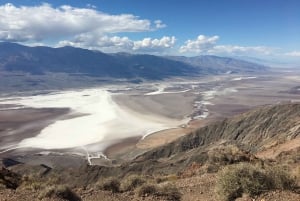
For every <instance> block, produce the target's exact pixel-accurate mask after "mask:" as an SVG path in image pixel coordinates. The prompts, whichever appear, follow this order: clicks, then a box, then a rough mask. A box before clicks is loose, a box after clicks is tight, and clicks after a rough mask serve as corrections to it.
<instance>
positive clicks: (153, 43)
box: [133, 36, 176, 52]
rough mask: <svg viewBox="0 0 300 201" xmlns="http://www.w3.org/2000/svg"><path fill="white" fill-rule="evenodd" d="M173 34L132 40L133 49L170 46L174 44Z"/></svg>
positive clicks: (145, 49) (146, 49)
mask: <svg viewBox="0 0 300 201" xmlns="http://www.w3.org/2000/svg"><path fill="white" fill-rule="evenodd" d="M175 42H176V38H175V36H172V37H169V36H164V37H162V38H161V39H156V38H155V39H151V38H144V39H143V40H140V41H134V46H133V50H136V51H144V52H148V51H157V52H160V51H161V50H164V49H169V48H172V47H173V46H174V45H175Z"/></svg>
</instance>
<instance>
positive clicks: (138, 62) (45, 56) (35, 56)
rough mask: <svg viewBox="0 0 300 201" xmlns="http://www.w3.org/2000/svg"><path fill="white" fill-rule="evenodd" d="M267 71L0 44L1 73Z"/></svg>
mask: <svg viewBox="0 0 300 201" xmlns="http://www.w3.org/2000/svg"><path fill="white" fill-rule="evenodd" d="M183 58H184V59H183ZM203 59H204V60H203ZM233 64H234V65H233ZM267 69H268V68H267V67H265V66H263V65H259V64H255V63H249V62H245V61H242V60H235V59H233V58H224V57H216V56H205V57H203V56H199V57H193V58H187V57H162V56H155V55H147V54H129V53H112V54H106V53H103V52H100V51H93V50H87V49H82V48H77V47H71V46H65V47H59V48H52V47H45V46H37V47H28V46H24V45H20V44H16V43H8V42H1V43H0V71H8V72H20V71H21V72H27V73H31V74H37V75H39V74H45V73H47V72H53V73H61V72H63V73H69V74H72V73H73V74H74V73H75V74H84V75H88V76H97V77H112V78H145V79H150V80H151V79H153V80H157V79H164V78H168V77H173V76H199V75H200V76H203V75H211V74H219V73H226V72H229V71H232V73H239V72H261V71H266V70H267Z"/></svg>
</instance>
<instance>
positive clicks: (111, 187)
mask: <svg viewBox="0 0 300 201" xmlns="http://www.w3.org/2000/svg"><path fill="white" fill-rule="evenodd" d="M120 185H121V184H120V181H119V180H118V179H117V178H108V179H105V180H102V181H100V182H98V183H97V187H98V188H99V189H102V190H105V191H111V192H113V193H118V192H120Z"/></svg>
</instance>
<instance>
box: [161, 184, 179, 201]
mask: <svg viewBox="0 0 300 201" xmlns="http://www.w3.org/2000/svg"><path fill="white" fill-rule="evenodd" d="M156 195H157V196H162V197H164V199H165V200H173V201H179V200H181V196H182V195H181V193H180V192H179V190H178V188H177V187H176V186H174V185H171V184H170V183H166V184H164V185H163V186H160V187H159V188H158V192H157V194H156Z"/></svg>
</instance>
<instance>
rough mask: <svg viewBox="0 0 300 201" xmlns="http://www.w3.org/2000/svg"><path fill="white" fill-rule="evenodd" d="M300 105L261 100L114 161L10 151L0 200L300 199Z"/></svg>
mask: <svg viewBox="0 0 300 201" xmlns="http://www.w3.org/2000/svg"><path fill="white" fill-rule="evenodd" d="M299 186H300V104H299V103H290V104H278V105H273V106H261V107H259V108H256V109H254V110H251V111H249V112H246V113H243V114H240V115H237V116H234V117H233V118H230V119H225V120H223V121H221V122H216V123H214V124H211V125H208V126H206V127H203V128H199V129H198V130H196V131H194V132H192V133H191V134H189V135H187V136H184V137H182V138H180V139H178V140H175V141H174V142H172V143H170V144H167V145H164V146H162V147H158V148H155V149H153V150H151V151H148V152H146V153H144V154H142V155H140V156H138V157H137V158H135V159H134V160H132V161H127V162H125V163H123V164H121V165H115V166H109V167H108V166H88V165H84V166H82V167H80V168H55V169H52V168H50V167H47V166H46V165H43V164H41V165H37V166H32V165H28V164H22V163H19V162H18V161H15V160H12V159H8V158H3V159H2V167H1V170H0V200H104V201H105V200H110V201H113V200H205V201H213V200H216V201H218V200H220V201H221V200H229V201H230V200H238V201H248V200H249V201H252V200H259V201H271V200H272V201H275V200H277V201H282V200H290V201H299V200H300V188H299Z"/></svg>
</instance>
